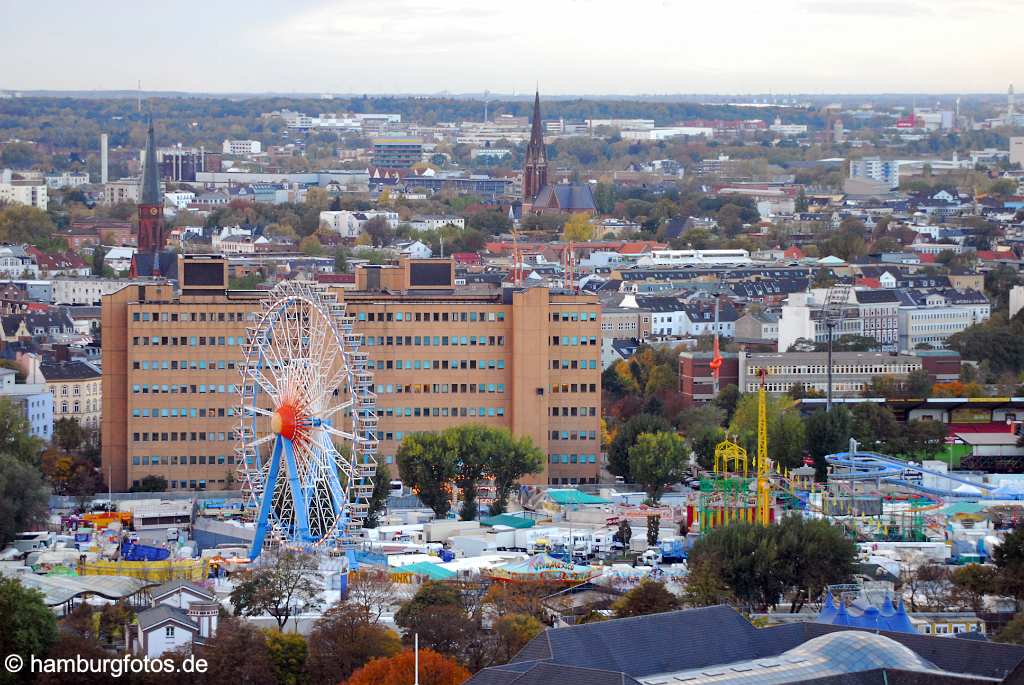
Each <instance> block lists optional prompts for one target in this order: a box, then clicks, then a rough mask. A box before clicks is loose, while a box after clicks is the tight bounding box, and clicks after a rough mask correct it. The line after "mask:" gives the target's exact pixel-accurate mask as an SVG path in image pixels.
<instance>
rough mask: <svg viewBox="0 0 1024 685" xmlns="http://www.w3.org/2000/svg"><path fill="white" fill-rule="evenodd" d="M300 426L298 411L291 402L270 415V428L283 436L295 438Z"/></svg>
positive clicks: (289, 438)
mask: <svg viewBox="0 0 1024 685" xmlns="http://www.w3.org/2000/svg"><path fill="white" fill-rule="evenodd" d="M298 428H299V419H298V412H297V411H296V410H295V407H293V406H292V405H290V404H282V405H281V406H279V407H278V408H277V409H276V410H275V411H274V415H273V416H272V417H270V429H271V430H272V431H274V432H275V433H277V434H278V435H280V436H281V437H282V438H287V439H288V440H294V439H295V434H296V433H297V432H298Z"/></svg>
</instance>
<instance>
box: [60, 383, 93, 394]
mask: <svg viewBox="0 0 1024 685" xmlns="http://www.w3.org/2000/svg"><path fill="white" fill-rule="evenodd" d="M56 389H57V387H56V386H54V385H51V386H50V394H51V395H56V394H57V393H56ZM99 392H100V384H99V383H88V384H86V392H85V394H86V395H98V394H99ZM60 394H61V397H67V396H68V386H67V385H61V386H60ZM70 394H72V395H75V396H78V395H81V394H82V387H81V385H80V384H77V383H76V384H74V385H72V386H71V393H70Z"/></svg>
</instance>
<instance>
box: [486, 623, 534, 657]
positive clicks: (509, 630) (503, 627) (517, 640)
mask: <svg viewBox="0 0 1024 685" xmlns="http://www.w3.org/2000/svg"><path fill="white" fill-rule="evenodd" d="M543 631H544V624H542V623H541V622H540V621H538V620H537V619H536V618H534V617H533V616H530V615H529V614H507V615H505V616H501V617H499V618H498V620H496V621H495V622H494V633H495V637H496V641H497V644H496V645H495V648H496V654H495V657H496V658H497V660H498V661H499V662H507V661H510V660H511V659H512V657H514V656H515V655H516V654H517V653H518V652H519V650H521V649H522V648H523V647H525V646H526V643H527V642H529V641H530V640H532V639H533V638H535V637H537V636H538V635H540V634H541V633H542V632H543Z"/></svg>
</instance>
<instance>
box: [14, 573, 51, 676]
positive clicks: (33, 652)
mask: <svg viewBox="0 0 1024 685" xmlns="http://www.w3.org/2000/svg"><path fill="white" fill-rule="evenodd" d="M0 616H3V617H4V619H3V620H4V629H3V630H0V654H3V655H4V656H5V657H6V656H8V655H10V654H17V655H18V656H20V657H21V658H22V659H24V663H26V664H27V663H28V662H29V660H30V659H31V658H32V657H33V656H36V657H39V656H41V655H43V654H46V652H47V651H49V649H50V647H51V646H52V645H53V644H54V643H55V642H56V641H57V619H56V618H55V617H54V615H53V612H52V611H50V608H49V607H48V606H46V604H45V602H44V601H43V595H42V593H40V592H38V591H36V590H32V589H29V588H27V587H25V586H24V585H22V584H21V581H19V580H17V579H15V578H6V577H4V576H0ZM17 682H21V681H20V680H19V678H18V676H17V675H15V674H8V673H7V671H6V670H4V671H0V683H17Z"/></svg>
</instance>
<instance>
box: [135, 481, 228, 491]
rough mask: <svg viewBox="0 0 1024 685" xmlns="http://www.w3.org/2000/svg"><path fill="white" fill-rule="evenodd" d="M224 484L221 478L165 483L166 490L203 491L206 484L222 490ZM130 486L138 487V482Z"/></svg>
mask: <svg viewBox="0 0 1024 685" xmlns="http://www.w3.org/2000/svg"><path fill="white" fill-rule="evenodd" d="M226 482H227V481H225V480H224V479H223V478H221V479H219V480H217V479H214V478H211V479H210V480H169V481H167V488H168V489H169V490H179V489H180V490H205V489H206V484H207V483H209V484H210V485H212V486H216V487H217V489H223V487H224V485H225V483H226ZM132 485H134V486H136V487H138V486H139V481H137V480H133V481H132Z"/></svg>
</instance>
